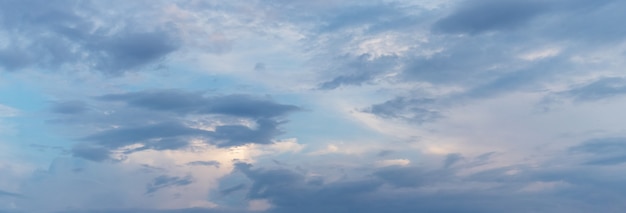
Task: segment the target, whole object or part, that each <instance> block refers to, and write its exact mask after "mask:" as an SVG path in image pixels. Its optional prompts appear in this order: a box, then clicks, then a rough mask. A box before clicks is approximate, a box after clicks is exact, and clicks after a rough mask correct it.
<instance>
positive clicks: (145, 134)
mask: <svg viewBox="0 0 626 213" xmlns="http://www.w3.org/2000/svg"><path fill="white" fill-rule="evenodd" d="M208 133H209V131H205V130H201V129H194V128H190V127H187V126H185V125H183V124H179V123H159V124H153V125H148V126H142V127H127V128H118V129H112V130H107V131H104V132H101V133H97V134H94V135H91V136H88V137H86V138H83V140H85V141H93V142H95V143H97V144H99V145H102V146H105V147H108V148H119V147H122V146H126V145H130V144H133V143H135V142H140V141H147V140H152V139H161V138H166V139H167V138H176V137H181V136H188V137H194V136H195V137H200V136H206V135H208ZM173 148H179V147H173Z"/></svg>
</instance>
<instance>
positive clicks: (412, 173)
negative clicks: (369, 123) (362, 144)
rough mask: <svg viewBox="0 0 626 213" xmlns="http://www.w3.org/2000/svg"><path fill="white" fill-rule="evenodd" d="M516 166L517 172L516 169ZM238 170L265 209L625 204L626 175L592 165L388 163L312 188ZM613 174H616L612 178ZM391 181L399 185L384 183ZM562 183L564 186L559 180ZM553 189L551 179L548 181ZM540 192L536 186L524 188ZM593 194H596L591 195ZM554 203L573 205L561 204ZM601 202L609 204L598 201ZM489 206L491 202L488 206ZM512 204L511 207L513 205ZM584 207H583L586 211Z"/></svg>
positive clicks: (298, 180)
mask: <svg viewBox="0 0 626 213" xmlns="http://www.w3.org/2000/svg"><path fill="white" fill-rule="evenodd" d="M511 170H515V171H516V173H515V174H511V173H510V171H511ZM238 171H239V172H242V173H244V174H245V175H246V177H248V178H249V179H250V180H251V181H252V183H253V185H255V186H253V187H251V188H250V189H249V193H248V199H268V200H269V201H270V202H271V203H272V205H273V208H272V209H270V210H268V211H267V212H272V213H274V212H275V213H283V212H293V211H298V212H346V211H359V212H367V213H369V212H394V213H395V212H398V213H399V212H406V211H409V210H410V211H420V212H486V213H496V212H502V211H509V212H519V213H522V212H529V211H537V212H558V213H566V212H577V211H578V212H585V211H608V212H619V211H614V210H612V209H613V208H614V207H618V206H619V207H621V206H623V205H622V204H617V205H614V204H611V201H609V200H619V199H622V198H624V197H626V194H625V193H624V192H623V191H622V189H623V187H621V186H620V187H616V186H618V185H620V184H622V183H623V180H619V178H615V177H613V176H611V175H610V174H611V171H610V170H598V169H595V168H589V167H580V168H569V169H563V168H554V169H552V168H533V167H527V166H523V165H519V166H510V167H500V168H495V169H490V170H485V171H482V172H479V173H476V174H473V175H469V176H455V175H454V172H450V171H452V170H449V171H443V170H430V171H429V170H425V169H422V168H418V167H386V168H381V169H378V170H375V171H374V173H373V177H375V178H378V179H381V180H383V182H381V181H378V180H375V179H371V176H370V177H363V178H361V179H359V180H338V181H334V182H328V183H322V184H316V185H311V184H308V182H307V181H306V178H307V177H306V176H304V175H302V174H300V173H299V172H297V171H292V170H288V169H254V168H252V166H251V165H249V164H239V165H238ZM611 177H613V178H611ZM470 182H471V183H484V184H491V185H492V186H493V187H488V188H481V189H480V190H469V191H466V190H461V189H457V190H449V189H445V187H444V189H441V190H439V191H429V192H424V191H419V190H418V191H412V190H408V189H411V188H415V189H419V188H422V189H428V188H429V187H436V186H442V185H449V184H459V183H470ZM537 182H540V183H557V185H553V187H555V188H550V187H548V188H528V187H529V186H533V184H534V183H537ZM385 183H386V184H390V185H392V186H395V187H394V188H386V187H381V186H382V184H385ZM558 184H564V185H558ZM546 185H547V186H550V184H546ZM524 190H538V191H524ZM587 193H593V194H594V195H593V196H597V197H596V198H594V199H591V196H587ZM553 202H559V203H567V204H568V205H565V206H555V205H553ZM597 202H602V203H606V204H607V205H600V206H599V205H597ZM486 203H489V204H486ZM513 206H514V208H511V207H513ZM581 209H583V210H582V211H581Z"/></svg>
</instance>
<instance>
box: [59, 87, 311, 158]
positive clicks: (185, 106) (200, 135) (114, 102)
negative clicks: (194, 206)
mask: <svg viewBox="0 0 626 213" xmlns="http://www.w3.org/2000/svg"><path fill="white" fill-rule="evenodd" d="M95 99H96V100H97V102H80V101H68V102H55V103H53V106H52V111H54V112H57V113H56V115H57V116H58V117H59V118H57V119H54V120H52V121H51V123H53V124H64V125H73V124H79V125H81V129H84V130H85V132H86V133H87V136H83V137H80V138H79V141H80V143H79V144H77V145H76V146H75V148H74V149H73V150H72V154H73V155H74V156H76V157H82V158H85V159H89V160H94V161H103V160H108V159H107V156H109V155H110V154H111V153H113V152H118V151H120V150H119V149H120V148H123V147H126V146H128V145H132V144H141V146H140V147H138V148H133V149H127V150H124V151H123V152H122V153H120V154H123V155H125V154H130V153H133V152H137V151H142V150H146V149H152V150H175V149H181V148H184V147H187V146H188V145H189V141H190V140H191V139H201V140H202V141H204V142H205V143H208V144H214V145H217V146H219V147H231V146H241V145H245V144H250V143H256V144H270V143H272V142H273V139H274V138H275V137H276V136H278V135H280V134H282V133H283V132H282V131H281V130H280V125H281V124H283V123H285V122H286V121H283V120H279V119H283V117H284V116H285V115H287V114H288V113H290V112H293V111H297V110H299V109H300V108H299V107H297V106H293V105H286V104H279V103H276V102H274V101H272V100H270V99H269V98H258V97H254V96H249V95H224V96H206V95H205V94H204V93H201V92H185V91H182V90H153V91H141V92H132V93H123V94H109V95H103V96H98V97H96V98H95ZM86 105H89V108H90V110H84V109H83V108H84V107H85V106H86ZM205 115H206V116H208V117H206V116H205ZM190 116H191V117H194V118H195V119H190ZM241 118H244V119H247V120H249V121H252V122H254V124H252V126H248V125H243V124H239V123H236V124H228V122H239V120H241ZM220 120H221V121H222V122H221V123H226V124H219V125H217V123H216V122H217V121H220ZM214 124H215V125H214ZM204 125H214V126H213V127H214V130H204V129H199V128H198V127H196V126H204Z"/></svg>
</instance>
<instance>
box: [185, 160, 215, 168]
mask: <svg viewBox="0 0 626 213" xmlns="http://www.w3.org/2000/svg"><path fill="white" fill-rule="evenodd" d="M187 165H190V166H214V167H215V168H219V167H220V165H221V164H220V162H218V161H193V162H189V163H187Z"/></svg>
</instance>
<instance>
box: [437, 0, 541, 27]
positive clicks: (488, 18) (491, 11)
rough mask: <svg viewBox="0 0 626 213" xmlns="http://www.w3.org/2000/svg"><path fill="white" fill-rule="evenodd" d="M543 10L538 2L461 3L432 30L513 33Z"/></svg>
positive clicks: (489, 0) (493, 0)
mask: <svg viewBox="0 0 626 213" xmlns="http://www.w3.org/2000/svg"><path fill="white" fill-rule="evenodd" d="M547 6H548V5H546V4H545V3H543V2H541V1H519V0H504V1H498V0H473V1H465V2H464V3H463V5H461V6H460V7H459V8H458V9H457V10H456V11H454V12H453V13H452V14H450V15H448V16H447V17H444V18H443V19H441V20H439V21H437V22H436V23H435V25H434V27H433V28H434V29H435V30H436V31H441V32H444V33H468V34H476V33H482V32H486V31H496V30H508V29H515V28H518V27H521V26H522V25H524V24H526V23H528V22H529V21H530V20H531V19H532V18H534V17H536V16H537V15H539V14H541V13H542V12H544V11H545V10H547V8H546V7H547Z"/></svg>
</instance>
